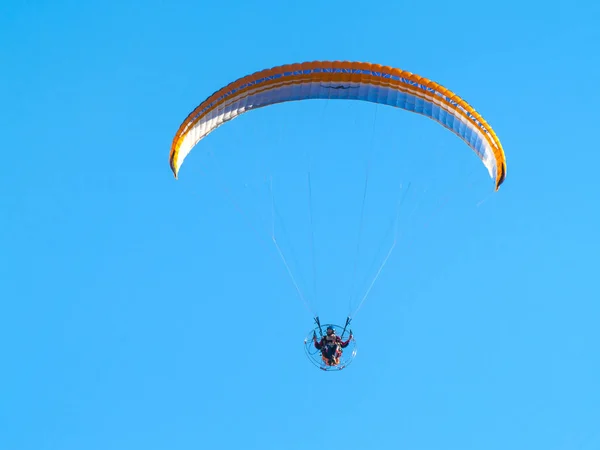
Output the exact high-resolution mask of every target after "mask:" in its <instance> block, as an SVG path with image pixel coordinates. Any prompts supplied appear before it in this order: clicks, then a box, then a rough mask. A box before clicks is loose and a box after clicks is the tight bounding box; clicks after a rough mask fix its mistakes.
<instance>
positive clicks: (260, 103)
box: [169, 61, 507, 370]
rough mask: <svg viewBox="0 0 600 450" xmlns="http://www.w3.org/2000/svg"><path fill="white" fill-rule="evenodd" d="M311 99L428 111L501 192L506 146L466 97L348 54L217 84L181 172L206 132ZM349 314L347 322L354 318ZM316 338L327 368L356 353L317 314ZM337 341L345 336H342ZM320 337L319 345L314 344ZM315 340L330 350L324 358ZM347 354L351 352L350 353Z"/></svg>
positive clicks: (176, 148) (177, 150)
mask: <svg viewBox="0 0 600 450" xmlns="http://www.w3.org/2000/svg"><path fill="white" fill-rule="evenodd" d="M311 99H328V100H334V99H339V100H357V101H363V102H371V103H377V104H381V105H388V106H392V107H395V108H399V109H403V110H405V111H409V112H413V113H416V114H420V115H423V116H426V117H428V118H430V119H432V120H434V121H435V122H437V123H439V124H440V125H442V126H443V127H445V128H447V129H448V130H450V131H451V132H452V133H453V134H455V135H456V136H458V137H459V138H460V139H462V140H463V141H464V142H465V143H466V144H467V146H468V147H469V148H470V149H471V150H472V151H474V152H475V154H476V155H477V157H478V158H479V159H480V160H481V162H482V163H483V165H484V167H485V168H486V169H487V171H488V173H489V175H490V177H491V178H492V179H493V181H494V186H495V190H496V191H497V190H498V189H499V188H500V186H501V185H502V183H503V182H504V180H505V178H506V172H507V171H506V159H505V155H504V150H503V148H502V145H501V143H500V140H499V139H498V137H497V135H496V133H495V132H494V131H493V129H492V127H491V126H490V125H489V124H488V123H487V122H486V120H485V119H484V118H483V117H482V116H481V115H480V114H479V113H478V112H477V111H476V110H475V109H474V108H473V107H472V106H470V105H469V104H468V103H467V102H465V101H464V100H463V99H461V98H460V97H458V96H457V95H456V94H454V93H453V92H451V91H450V90H448V89H446V88H445V87H443V86H441V85H439V84H437V83H435V82H433V81H431V80H428V79H427V78H424V77H421V76H419V75H416V74H413V73H411V72H407V71H404V70H401V69H397V68H393V67H388V66H382V65H378V64H371V63H364V62H349V61H313V62H304V63H295V64H288V65H282V66H278V67H273V68H271V69H266V70H262V71H259V72H255V73H253V74H250V75H247V76H245V77H242V78H240V79H238V80H236V81H234V82H232V83H230V84H228V85H227V86H225V87H223V88H221V89H219V90H217V91H216V92H214V93H213V94H212V95H210V96H209V97H208V98H207V99H206V100H205V101H203V102H202V103H200V105H198V106H197V107H196V108H195V109H194V110H193V111H192V112H191V113H190V114H189V115H188V116H187V118H186V119H185V120H184V121H183V123H182V124H181V125H180V127H179V129H178V130H177V132H176V134H175V136H174V138H173V141H172V144H171V150H170V154H169V163H170V166H171V170H172V172H173V175H174V176H175V178H178V177H179V172H180V169H181V166H182V164H183V162H184V160H185V159H186V157H187V156H188V155H189V153H190V152H191V150H192V149H193V148H194V147H195V146H196V145H197V144H198V143H199V142H200V141H201V140H202V139H203V138H205V137H206V136H207V135H209V134H210V133H211V132H213V131H214V130H216V129H217V128H218V127H220V126H221V125H223V124H224V123H226V122H228V121H230V120H231V119H234V118H236V117H238V116H240V115H241V114H243V113H245V112H247V111H250V110H253V109H257V108H262V107H265V106H269V105H274V104H277V103H283V102H292V101H303V100H311ZM349 320H350V317H349V318H348V320H347V322H346V325H348V323H349ZM315 321H316V322H317V328H316V329H315V330H313V332H312V337H307V339H305V349H306V350H307V354H308V355H309V357H310V358H311V360H312V361H313V362H314V363H315V364H316V365H319V366H320V367H321V368H322V369H324V370H329V369H331V368H338V369H340V368H344V367H346V366H347V364H348V363H349V362H350V361H351V359H352V358H353V357H354V355H355V354H356V349H355V348H354V349H352V350H351V351H345V352H344V351H341V350H346V347H347V346H348V345H350V344H351V343H352V344H353V345H354V338H353V335H352V334H351V333H350V335H349V338H348V340H347V341H343V340H342V339H343V335H344V333H345V332H346V327H344V328H343V330H341V327H337V326H334V325H332V326H331V329H330V333H331V332H335V331H336V330H335V328H334V327H337V328H340V330H341V331H342V332H341V334H340V335H336V334H335V333H333V336H335V338H337V339H334V340H336V343H335V345H328V344H327V342H326V341H327V339H325V340H323V339H322V340H321V341H320V342H318V341H317V340H316V331H317V330H318V331H319V332H321V325H320V323H319V321H318V317H317V318H316V319H315ZM337 340H339V341H340V342H337ZM315 344H317V345H315ZM310 346H313V347H314V348H316V349H317V350H324V353H323V352H321V353H322V358H321V361H320V362H316V360H315V359H314V358H312V355H313V354H314V352H312V350H310V351H309V348H308V347H310ZM344 355H348V356H344Z"/></svg>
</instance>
